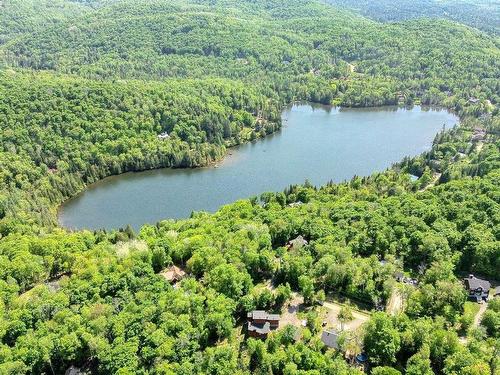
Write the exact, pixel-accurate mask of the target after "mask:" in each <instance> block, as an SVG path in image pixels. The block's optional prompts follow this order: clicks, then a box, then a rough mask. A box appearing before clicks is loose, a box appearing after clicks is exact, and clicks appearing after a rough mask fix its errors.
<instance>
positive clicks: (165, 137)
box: [158, 132, 170, 140]
mask: <svg viewBox="0 0 500 375" xmlns="http://www.w3.org/2000/svg"><path fill="white" fill-rule="evenodd" d="M168 138H170V135H168V133H167V132H163V133H160V134H158V139H160V140H164V139H168Z"/></svg>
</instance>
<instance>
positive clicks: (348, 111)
mask: <svg viewBox="0 0 500 375" xmlns="http://www.w3.org/2000/svg"><path fill="white" fill-rule="evenodd" d="M293 108H309V110H310V111H311V113H314V112H315V111H319V110H321V111H320V112H317V114H318V113H323V114H324V115H320V117H325V116H326V117H328V116H347V117H352V116H365V117H366V113H370V114H371V116H368V117H377V113H378V116H381V115H390V113H396V114H397V113H398V112H399V116H401V114H402V113H412V112H415V111H416V112H415V113H421V114H425V113H426V112H436V113H443V112H446V113H447V116H448V117H446V116H445V117H446V118H451V117H453V118H454V120H455V121H456V123H459V121H460V119H459V118H458V117H457V116H456V115H455V114H453V113H452V111H449V110H448V109H446V108H442V107H434V106H411V107H408V106H384V107H375V108H354V109H353V108H343V107H334V106H326V105H321V104H319V105H317V104H311V103H304V102H301V103H300V104H297V103H295V104H293V105H289V106H287V107H285V108H284V110H283V112H282V126H281V127H280V129H279V131H276V132H274V133H272V134H269V135H267V136H265V137H261V138H257V139H256V140H254V141H251V142H246V143H243V144H241V145H235V146H233V147H228V148H227V149H226V152H225V154H224V157H223V158H221V159H218V160H217V161H215V162H214V163H210V164H209V165H204V166H200V167H195V168H152V169H148V170H143V171H129V172H125V173H122V174H118V175H112V176H108V177H105V178H104V179H101V180H99V181H96V182H95V183H92V184H89V185H87V186H86V187H85V189H83V190H82V191H81V192H80V193H78V194H77V195H75V196H73V197H71V198H69V199H68V200H66V201H65V202H63V203H62V204H60V205H59V206H58V207H57V219H58V224H59V226H60V227H62V228H65V229H68V230H79V229H85V228H84V227H83V228H82V227H81V226H76V227H75V226H73V225H72V224H71V220H70V221H69V222H68V221H66V220H65V219H66V218H67V217H65V215H67V212H66V211H65V209H66V208H67V207H68V206H72V205H73V204H78V201H79V200H81V199H83V196H85V194H86V193H88V192H89V191H94V190H96V189H97V190H99V189H100V188H101V187H106V186H111V185H116V184H119V183H120V182H121V181H125V180H126V181H130V180H134V179H136V176H138V175H141V176H151V177H150V178H153V179H157V178H160V177H159V176H167V175H168V176H170V175H173V174H175V173H180V174H182V175H185V176H189V175H190V174H192V173H193V171H194V173H197V172H196V171H207V170H208V171H209V172H207V173H209V174H213V171H214V170H218V169H222V168H224V166H225V165H226V163H228V162H231V160H232V159H235V158H237V157H238V153H239V149H241V148H245V149H246V148H248V147H250V148H251V147H255V145H259V144H262V143H269V140H270V139H273V137H274V138H275V136H277V135H279V137H284V136H285V134H286V133H287V132H288V131H289V130H288V126H289V124H288V122H287V116H286V114H287V113H289V112H290V111H291V109H293ZM372 115H373V116H372ZM326 117H325V118H326ZM403 122H404V121H403ZM456 123H455V124H456ZM283 128H287V132H284V131H282V129H283ZM439 128H441V125H439ZM361 135H362V134H361ZM279 137H278V138H279ZM318 139H319V142H321V139H320V138H318ZM368 141H369V140H368ZM278 144H279V142H278ZM252 145H253V146H252ZM431 145H432V139H431V140H430V141H429V142H428V143H427V144H426V147H427V148H428V147H430V146H431ZM247 146H248V147H247ZM373 146H374V145H372V146H371V147H373ZM262 147H263V146H262ZM262 147H260V148H262ZM264 152H265V151H264ZM270 152H271V153H272V152H273V151H270ZM420 153H421V152H418V154H420ZM412 156H416V155H412ZM285 157H287V158H288V157H289V156H286V155H285ZM399 161H400V159H397V160H392V162H391V163H390V164H389V165H387V166H386V167H385V168H384V169H387V168H391V167H392V166H393V165H394V164H396V163H397V162H399ZM299 162H300V161H299ZM216 166H217V167H216ZM210 171H211V172H210ZM377 171H380V170H378V169H377ZM234 173H236V174H238V171H234ZM326 173H327V175H329V174H328V172H326ZM350 177H352V175H351V176H350ZM163 178H165V177H163ZM169 178H172V177H169ZM185 178H187V179H188V180H189V177H185ZM193 178H194V177H193ZM348 178H349V177H346V178H345V180H346V179H348ZM189 181H191V180H189ZM303 182H304V180H302V183H303ZM326 182H327V181H321V182H319V183H318V185H322V184H324V183H326ZM337 182H338V181H337ZM191 183H195V182H190V184H191ZM293 183H300V182H297V181H289V184H293ZM161 187H162V188H163V187H164V186H163V185H162V186H161ZM283 187H284V186H283ZM149 188H151V187H149ZM185 188H189V186H186V187H185ZM156 189H159V187H158V186H156ZM271 189H273V187H271ZM237 190H238V189H237ZM278 190H279V188H278ZM245 191H247V190H245ZM266 191H271V190H266ZM262 192H264V191H261V193H262ZM140 193H141V194H142V193H143V192H140ZM202 193H204V192H202ZM230 193H231V194H232V192H230ZM89 194H90V193H89ZM138 194H139V193H138ZM110 199H111V200H113V199H115V197H112V196H111V197H110ZM134 199H135V198H134ZM236 200H237V199H236ZM104 203H106V202H104ZM160 203H162V202H160ZM193 210H194V211H199V209H198V208H197V207H196V208H195V209H193ZM202 210H204V209H202ZM184 217H186V216H184ZM168 218H174V219H180V218H182V217H172V216H171V215H169V214H167V213H166V214H165V215H163V216H162V219H168ZM145 223H146V222H144V224H145ZM124 225H126V224H124ZM124 225H120V226H117V227H108V229H113V228H114V229H117V228H120V227H123V226H124ZM87 229H88V228H87ZM90 229H91V230H95V229H97V228H96V227H93V228H90Z"/></svg>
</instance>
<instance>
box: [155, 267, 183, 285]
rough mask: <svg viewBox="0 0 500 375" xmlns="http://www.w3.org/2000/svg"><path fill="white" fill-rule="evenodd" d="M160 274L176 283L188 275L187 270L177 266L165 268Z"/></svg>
mask: <svg viewBox="0 0 500 375" xmlns="http://www.w3.org/2000/svg"><path fill="white" fill-rule="evenodd" d="M160 275H161V276H163V277H164V278H165V280H167V281H168V282H173V283H176V282H178V281H181V280H182V279H183V278H184V277H185V276H186V272H184V271H183V270H182V269H180V268H179V267H177V266H172V267H168V268H165V269H164V270H163V271H161V272H160Z"/></svg>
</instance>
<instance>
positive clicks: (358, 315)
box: [323, 302, 370, 330]
mask: <svg viewBox="0 0 500 375" xmlns="http://www.w3.org/2000/svg"><path fill="white" fill-rule="evenodd" d="M323 307H326V308H327V309H328V313H327V316H326V318H325V320H326V321H327V323H328V324H329V325H331V326H333V327H334V328H338V326H340V322H339V321H338V319H337V316H338V314H339V312H340V309H341V308H342V305H341V304H338V303H334V302H324V303H323ZM352 315H353V317H354V319H353V320H351V321H350V322H347V323H345V324H344V329H345V330H355V329H357V328H359V327H360V326H361V325H363V323H365V322H367V321H368V320H369V319H370V314H368V313H365V312H361V311H358V310H354V309H352Z"/></svg>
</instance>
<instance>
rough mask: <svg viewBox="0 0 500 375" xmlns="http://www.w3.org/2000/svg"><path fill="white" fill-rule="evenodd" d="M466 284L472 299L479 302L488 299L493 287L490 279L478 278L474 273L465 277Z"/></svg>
mask: <svg viewBox="0 0 500 375" xmlns="http://www.w3.org/2000/svg"><path fill="white" fill-rule="evenodd" d="M464 286H465V289H466V290H467V292H468V293H469V298H470V299H471V300H474V301H477V302H482V301H487V300H488V293H489V291H490V288H491V284H490V282H489V281H487V280H482V279H478V278H477V277H475V276H474V275H469V276H468V277H466V278H465V279H464Z"/></svg>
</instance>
